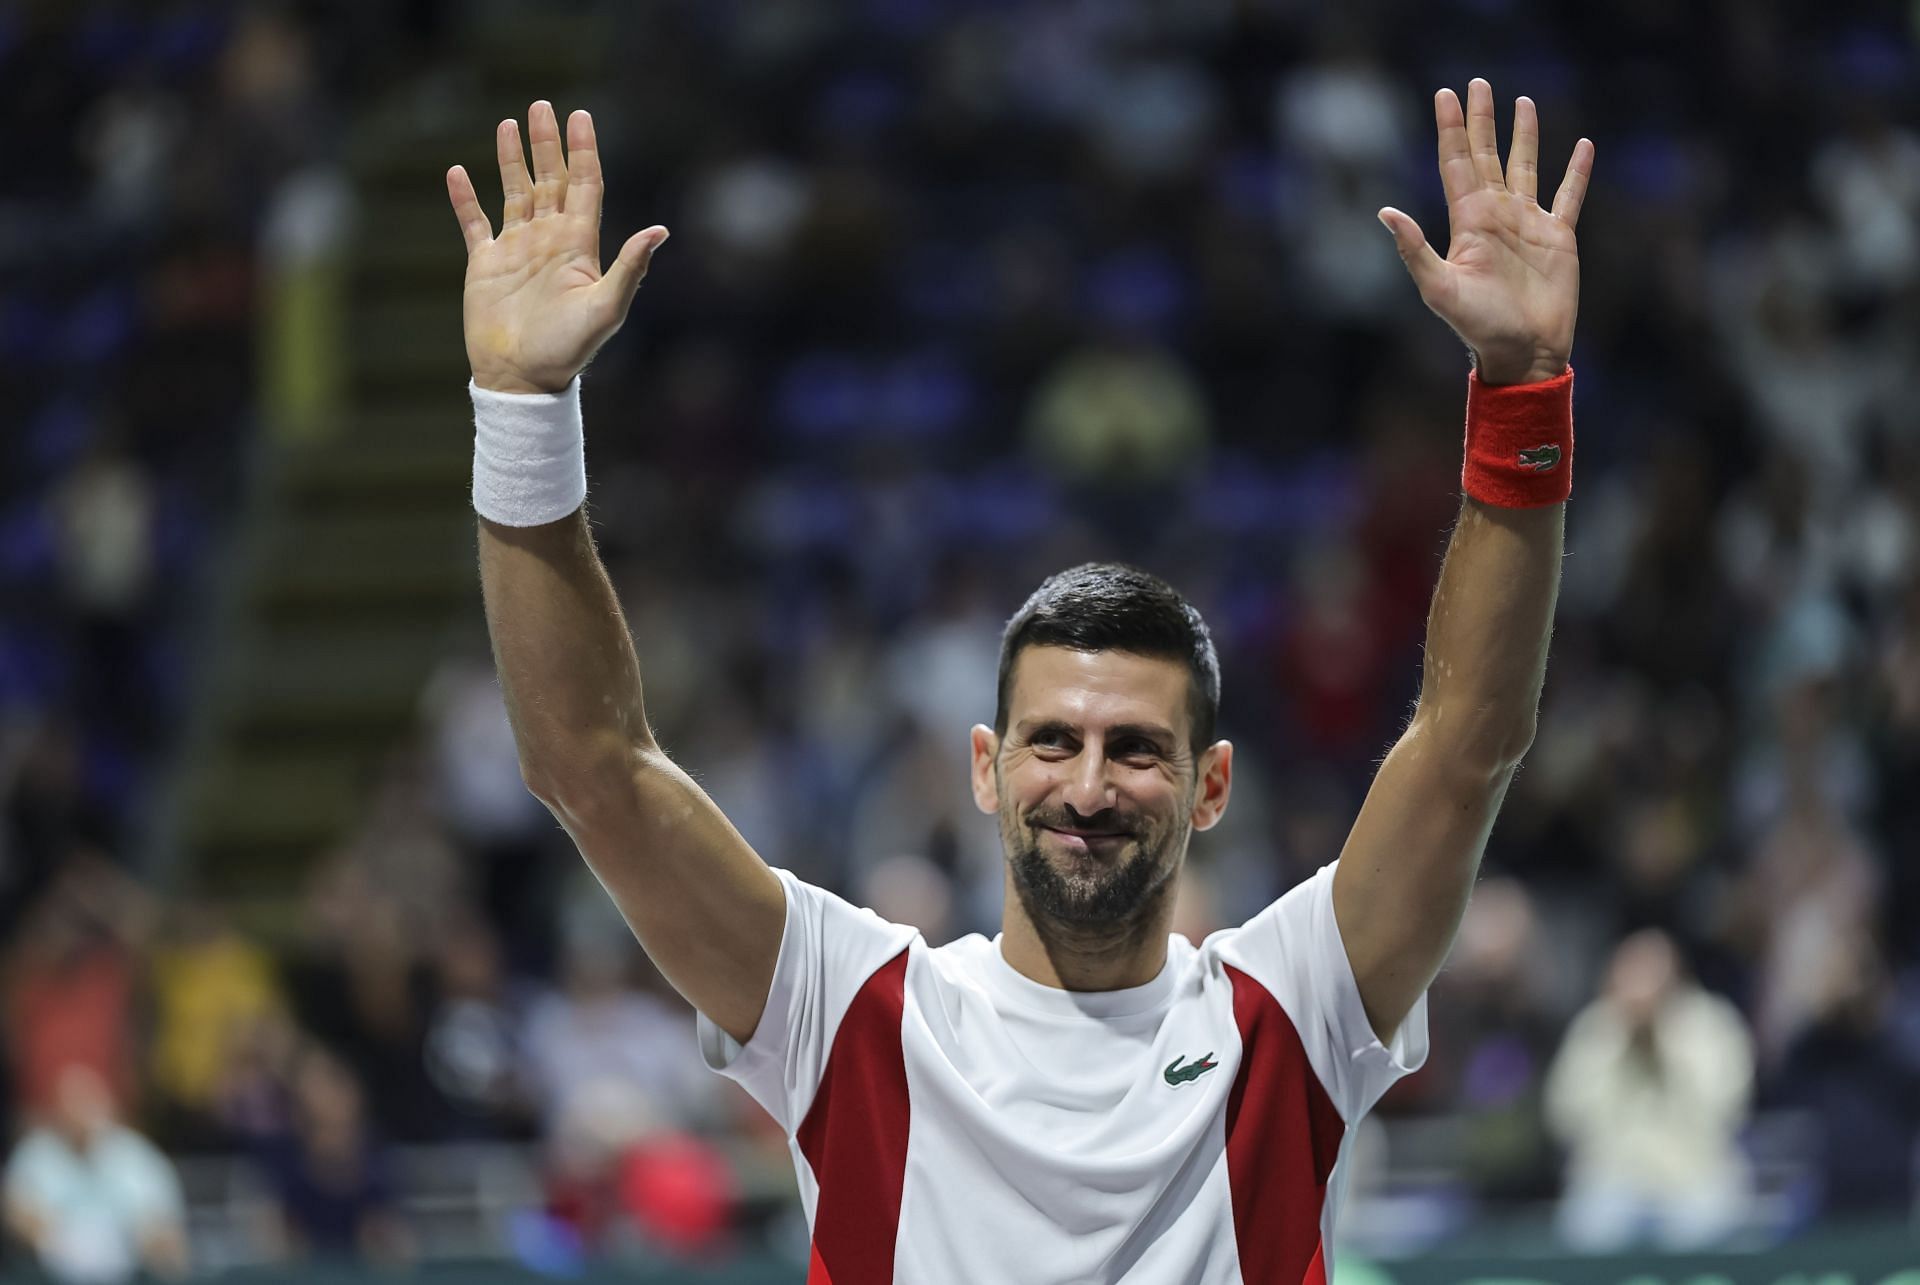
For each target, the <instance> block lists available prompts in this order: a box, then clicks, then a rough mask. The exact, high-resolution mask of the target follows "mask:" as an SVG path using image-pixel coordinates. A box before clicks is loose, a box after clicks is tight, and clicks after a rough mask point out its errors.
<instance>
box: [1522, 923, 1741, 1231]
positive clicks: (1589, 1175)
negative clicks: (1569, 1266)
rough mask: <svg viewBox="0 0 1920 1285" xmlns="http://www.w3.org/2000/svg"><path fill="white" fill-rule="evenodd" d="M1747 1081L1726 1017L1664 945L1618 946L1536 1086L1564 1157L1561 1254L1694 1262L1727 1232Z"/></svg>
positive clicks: (1645, 934) (1651, 933) (1734, 1222)
mask: <svg viewBox="0 0 1920 1285" xmlns="http://www.w3.org/2000/svg"><path fill="white" fill-rule="evenodd" d="M1753 1073H1754V1063H1753V1042H1752V1040H1751V1039H1750V1038H1749V1037H1748V1035H1747V1030H1746V1025H1745V1023H1744V1022H1743V1021H1742V1020H1741V1017H1740V1013H1739V1010H1737V1009H1735V1008H1734V1006H1733V1005H1732V1004H1730V1003H1728V1002H1727V1001H1726V1000H1724V999H1721V998H1719V997H1718V996H1716V995H1712V994H1709V993H1708V992H1707V991H1706V990H1704V989H1702V988H1701V987H1700V986H1699V985H1698V984H1696V983H1695V982H1694V981H1692V979H1690V978H1689V977H1687V976H1686V975H1685V974H1684V972H1683V971H1682V967H1681V962H1680V957H1679V952H1678V951H1677V950H1676V949H1675V948H1674V944H1673V942H1672V941H1671V940H1670V939H1669V938H1668V937H1667V936H1666V935H1665V934H1664V933H1662V932H1660V931H1658V930H1656V929H1644V930H1642V931H1640V932H1637V933H1635V934H1633V935H1632V936H1631V937H1628V938H1627V939H1626V940H1625V941H1623V942H1621V943H1620V945H1619V947H1618V948H1617V949H1616V950H1615V951H1614V954H1613V959H1612V962H1611V963H1610V964H1609V966H1608V969H1607V977H1606V984H1605V988H1604V990H1603V991H1602V993H1601V995H1600V998H1598V999H1597V1000H1595V1001H1594V1002H1593V1003H1591V1004H1589V1005H1588V1006H1587V1007H1586V1008H1585V1009H1584V1010H1582V1011H1581V1013H1580V1014H1579V1015H1578V1016H1577V1017H1575V1018H1574V1020H1573V1024H1572V1026H1570V1027H1569V1028H1568V1030H1567V1035H1566V1039H1565V1040H1564V1041H1563V1042H1562V1043H1561V1045H1560V1051H1559V1053H1558V1054H1556V1055H1555V1057H1554V1061H1553V1066H1552V1068H1551V1069H1550V1070H1549V1071H1548V1073H1547V1091H1546V1112H1547V1122H1548V1125H1549V1127H1550V1128H1551V1129H1552V1130H1553V1131H1554V1132H1555V1133H1556V1134H1557V1135H1558V1136H1559V1137H1560V1140H1561V1141H1562V1142H1563V1143H1565V1144H1566V1147H1567V1150H1568V1153H1569V1154H1568V1164H1567V1169H1568V1174H1567V1189H1566V1194H1565V1196H1564V1197H1563V1198H1562V1201H1561V1205H1560V1220H1559V1224H1560V1232H1561V1235H1562V1236H1563V1237H1564V1238H1565V1240H1566V1241H1567V1243H1568V1244H1570V1245H1572V1246H1573V1247H1575V1248H1577V1249H1580V1250H1584V1251H1589V1252H1609V1251H1616V1250H1620V1249H1623V1248H1626V1247H1628V1246H1630V1245H1632V1244H1634V1243H1636V1242H1638V1241H1641V1240H1645V1239H1651V1240H1652V1241H1654V1242H1655V1243H1656V1244H1658V1245H1659V1246H1660V1247H1661V1248H1663V1249H1667V1250H1687V1249H1698V1248H1700V1247H1702V1246H1705V1245H1709V1244H1712V1243H1714V1242H1715V1241H1718V1240H1720V1239H1721V1238H1723V1237H1724V1236H1726V1235H1727V1233H1729V1232H1730V1231H1732V1230H1734V1229H1735V1228H1736V1227H1738V1226H1739V1225H1740V1223H1741V1221H1742V1219H1743V1218H1744V1217H1745V1216H1746V1214H1747V1212H1748V1204H1749V1190H1750V1185H1751V1179H1750V1175H1749V1173H1748V1169H1747V1162H1746V1158H1745V1156H1744V1155H1743V1154H1742V1153H1741V1151H1740V1148H1739V1144H1738V1141H1737V1135H1738V1133H1739V1131H1740V1126H1741V1125H1742V1123H1743V1122H1744V1121H1745V1119H1746V1116H1747V1108H1748V1100H1749V1098H1750V1096H1751V1094H1752V1090H1753Z"/></svg>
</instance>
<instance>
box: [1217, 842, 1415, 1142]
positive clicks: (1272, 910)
mask: <svg viewBox="0 0 1920 1285" xmlns="http://www.w3.org/2000/svg"><path fill="white" fill-rule="evenodd" d="M1339 864H1340V863H1339V862H1338V861H1334V862H1331V863H1329V864H1327V865H1325V866H1322V867H1321V868H1320V869H1319V870H1318V871H1317V872H1315V873H1314V875H1313V877H1312V878H1310V879H1307V880H1306V881H1304V882H1303V883H1301V884H1299V885H1298V886H1296V887H1295V888H1293V889H1292V890H1291V891H1289V892H1288V893H1286V894H1285V895H1284V896H1282V897H1281V898H1280V899H1279V900H1277V901H1275V902H1274V903H1273V904H1272V905H1270V906H1268V907H1267V908H1266V909H1265V910H1262V911H1261V912H1260V913H1259V914H1257V915H1255V916H1254V917H1253V918H1252V919H1249V920H1248V921H1247V922H1246V923H1244V924H1242V925H1241V926H1240V927H1238V928H1232V929H1227V930H1226V931H1224V932H1222V933H1219V934H1217V935H1216V937H1215V939H1214V941H1215V942H1216V943H1217V949H1218V950H1219V953H1220V956H1221V958H1222V959H1223V960H1225V961H1226V962H1227V963H1230V964H1233V965H1234V966H1235V967H1238V968H1240V969H1242V970H1243V971H1244V972H1246V973H1247V974H1248V975H1249V976H1250V977H1252V978H1253V979H1254V980H1255V981H1257V982H1259V983H1260V984H1261V985H1262V986H1264V987H1265V988H1266V989H1267V990H1268V992H1269V993H1271V994H1272V995H1273V997H1274V999H1275V1000H1276V1001H1278V1002H1279V1004H1280V1007H1281V1008H1282V1009H1284V1010H1285V1011H1286V1014H1287V1016H1288V1018H1289V1019H1290V1020H1291V1021H1292V1022H1293V1024H1294V1028H1295V1030H1296V1031H1298V1033H1299V1035H1300V1042H1301V1043H1302V1044H1303V1045H1304V1046H1305V1048H1306V1052H1307V1059H1308V1061H1309V1062H1311V1063H1312V1065H1313V1069H1314V1074H1315V1075H1317V1076H1318V1077H1319V1079H1320V1083H1321V1084H1322V1086H1324V1087H1325V1088H1326V1090H1327V1093H1328V1096H1330V1097H1331V1098H1332V1099H1333V1101H1334V1104H1335V1106H1336V1107H1338V1108H1339V1111H1340V1117H1341V1119H1343V1120H1345V1121H1346V1122H1347V1123H1348V1124H1349V1125H1351V1124H1353V1123H1354V1122H1356V1121H1357V1120H1359V1118H1360V1117H1361V1116H1363V1115H1365V1114H1366V1113H1367V1112H1368V1111H1370V1110H1372V1108H1373V1105H1374V1103H1376V1102H1378V1101H1379V1100H1380V1096H1381V1095H1382V1094H1383V1093H1385V1092H1386V1091H1387V1090H1388V1089H1389V1088H1391V1087H1392V1086H1393V1083H1394V1082H1395V1081H1396V1080H1398V1079H1400V1078H1401V1077H1402V1076H1405V1075H1408V1074H1411V1073H1412V1072H1414V1071H1417V1070H1419V1069H1420V1067H1421V1066H1422V1065H1423V1064H1424V1063H1425V1062H1426V1060H1427V997H1426V996H1425V995H1424V994H1423V995H1421V996H1420V998H1419V1000H1418V1001H1417V1002H1416V1003H1415V1004H1414V1006H1413V1009H1412V1011H1411V1012H1409V1013H1408V1014H1407V1016H1406V1020H1404V1021H1402V1022H1401V1023H1400V1027H1399V1029H1398V1030H1396V1031H1395V1032H1394V1034H1393V1041H1392V1042H1391V1043H1390V1044H1382V1043H1381V1042H1380V1039H1379V1037H1378V1036H1377V1035H1375V1034H1374V1031H1373V1024H1372V1023H1371V1022H1369V1021H1368V1020H1367V1010H1366V1005H1365V1004H1363V1003H1362V1002H1361V1000H1360V985H1359V983H1358V982H1357V981H1355V980H1354V976H1353V965H1352V964H1351V962H1349V960H1348V959H1347V948H1346V943H1345V942H1343V941H1342V940H1341V937H1340V925H1339V923H1338V922H1337V921H1336V920H1335V917H1334V913H1333V872H1334V870H1335V869H1337V868H1338V866H1339Z"/></svg>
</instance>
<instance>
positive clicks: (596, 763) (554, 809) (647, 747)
mask: <svg viewBox="0 0 1920 1285" xmlns="http://www.w3.org/2000/svg"><path fill="white" fill-rule="evenodd" d="M658 757H662V755H661V751H660V749H659V748H658V747H657V746H655V745H653V744H652V743H651V742H650V741H649V742H648V743H647V744H644V745H637V744H634V743H633V742H631V741H627V740H625V739H622V740H620V741H619V742H618V743H602V744H595V745H589V746H586V747H584V748H583V749H582V750H581V751H580V752H578V753H575V754H570V755H561V754H544V755H539V756H529V755H526V754H522V755H521V756H520V781H521V783H522V784H524V785H525V786H526V787H527V792H528V793H530V794H532V795H533V797H534V798H536V799H538V800H540V802H542V803H544V804H545V805H546V807H547V810H548V811H549V812H551V813H553V814H554V816H556V817H558V818H560V819H561V821H562V822H563V823H564V821H565V820H566V818H567V817H569V816H582V815H585V814H586V813H589V812H592V811H594V810H596V804H595V801H596V800H599V799H603V798H605V797H607V796H608V794H610V793H619V794H625V793H628V792H630V791H631V790H632V787H633V782H634V779H635V777H636V776H637V775H640V774H642V773H643V772H644V770H645V768H646V767H647V764H648V763H649V762H650V761H651V760H653V759H655V758H658Z"/></svg>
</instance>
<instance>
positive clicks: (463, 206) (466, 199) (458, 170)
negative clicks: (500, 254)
mask: <svg viewBox="0 0 1920 1285" xmlns="http://www.w3.org/2000/svg"><path fill="white" fill-rule="evenodd" d="M447 197H448V199H450V200H451V201H452V202H453V217H454V218H456V219H459V220H460V235H461V236H463V237H465V238H466V239H467V253H469V254H471V253H473V252H474V251H475V250H477V249H479V248H480V247H481V246H483V245H485V244H486V243H487V242H489V241H491V240H492V239H493V225H492V224H491V223H488V222H487V212H486V211H485V210H483V209H481V208H480V198H479V197H478V196H476V195H475V194H474V191H473V180H472V179H470V178H468V177H467V171H466V169H465V168H464V167H462V166H459V165H456V166H454V167H453V168H452V169H450V170H448V171H447Z"/></svg>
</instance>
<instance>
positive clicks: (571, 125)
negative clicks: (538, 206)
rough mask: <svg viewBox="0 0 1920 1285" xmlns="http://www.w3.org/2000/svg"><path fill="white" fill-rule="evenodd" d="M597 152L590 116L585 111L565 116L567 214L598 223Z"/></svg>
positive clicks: (596, 225)
mask: <svg viewBox="0 0 1920 1285" xmlns="http://www.w3.org/2000/svg"><path fill="white" fill-rule="evenodd" d="M600 191H601V181H600V152H599V149H598V148H597V147H596V146H595V144H594V139H593V117H591V116H589V115H588V114H587V113H586V112H584V111H579V112H574V113H573V114H572V115H571V116H569V117H567V199H566V209H567V213H569V214H574V215H579V216H580V217H582V218H586V219H589V220H591V221H592V222H593V225H594V226H595V227H598V226H599V225H600Z"/></svg>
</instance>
